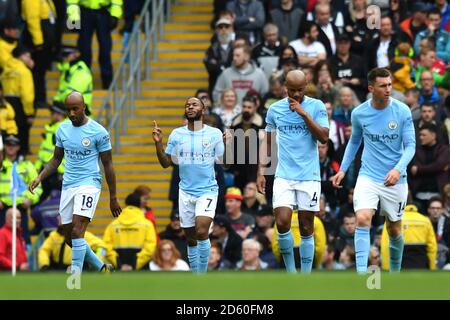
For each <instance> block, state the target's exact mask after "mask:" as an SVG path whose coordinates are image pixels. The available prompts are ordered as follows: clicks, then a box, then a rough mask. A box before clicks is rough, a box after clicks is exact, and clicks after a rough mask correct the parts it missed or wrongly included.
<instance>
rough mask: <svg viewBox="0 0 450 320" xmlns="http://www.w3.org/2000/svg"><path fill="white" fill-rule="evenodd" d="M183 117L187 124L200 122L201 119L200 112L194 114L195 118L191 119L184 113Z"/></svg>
mask: <svg viewBox="0 0 450 320" xmlns="http://www.w3.org/2000/svg"><path fill="white" fill-rule="evenodd" d="M184 116H185V117H186V119H187V121H188V122H195V121H200V120H201V119H202V113H201V112H198V113H196V114H195V116H193V117H189V116H188V115H187V113H185V114H184Z"/></svg>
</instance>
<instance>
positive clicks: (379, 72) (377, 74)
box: [367, 68, 391, 85]
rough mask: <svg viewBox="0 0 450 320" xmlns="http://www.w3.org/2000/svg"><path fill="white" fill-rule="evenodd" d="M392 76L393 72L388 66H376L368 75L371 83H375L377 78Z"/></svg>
mask: <svg viewBox="0 0 450 320" xmlns="http://www.w3.org/2000/svg"><path fill="white" fill-rule="evenodd" d="M387 77H391V72H390V71H389V70H388V69H387V68H374V69H372V70H370V72H369V74H368V75H367V81H368V82H369V84H370V85H373V84H374V83H375V81H376V80H377V78H387Z"/></svg>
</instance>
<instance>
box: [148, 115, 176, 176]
mask: <svg viewBox="0 0 450 320" xmlns="http://www.w3.org/2000/svg"><path fill="white" fill-rule="evenodd" d="M153 123H154V125H155V126H154V128H153V132H152V136H153V141H155V147H156V155H157V156H158V161H159V163H160V164H161V166H162V167H163V168H164V169H165V168H168V167H170V166H171V165H172V159H170V157H169V156H168V155H167V154H166V153H165V152H164V147H163V143H162V140H163V134H162V131H161V128H159V127H158V124H157V123H156V121H153Z"/></svg>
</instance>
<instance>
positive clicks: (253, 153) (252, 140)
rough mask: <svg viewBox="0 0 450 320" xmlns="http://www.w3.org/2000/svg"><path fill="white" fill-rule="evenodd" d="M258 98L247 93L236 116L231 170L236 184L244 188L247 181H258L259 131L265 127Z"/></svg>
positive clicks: (232, 127)
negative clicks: (240, 111) (258, 111)
mask: <svg viewBox="0 0 450 320" xmlns="http://www.w3.org/2000/svg"><path fill="white" fill-rule="evenodd" d="M256 111H257V105H256V99H255V97H253V96H249V95H246V96H245V97H244V98H243V100H242V113H241V114H240V115H238V116H237V117H235V118H234V120H233V122H232V124H231V129H232V130H234V134H233V135H234V137H233V139H234V141H235V143H234V161H233V164H232V165H231V166H230V170H231V171H232V172H233V174H234V181H235V182H234V183H235V186H236V187H238V188H240V189H244V187H245V186H246V185H247V183H249V182H251V181H256V173H257V170H258V155H259V149H258V146H259V142H258V140H259V135H258V133H259V131H260V130H261V129H263V128H264V120H263V118H262V117H261V116H260V115H259V114H258V113H257V112H256Z"/></svg>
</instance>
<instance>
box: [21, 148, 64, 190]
mask: <svg viewBox="0 0 450 320" xmlns="http://www.w3.org/2000/svg"><path fill="white" fill-rule="evenodd" d="M63 158H64V149H63V148H61V147H57V146H55V151H53V157H52V158H51V159H50V161H49V162H48V163H47V165H46V166H45V167H44V169H43V170H42V171H41V173H40V174H39V175H38V176H37V177H36V179H34V180H33V181H31V183H30V185H29V187H28V189H29V190H30V192H31V193H32V194H34V189H36V187H37V186H38V185H39V183H41V181H42V180H44V179H45V178H47V177H48V176H50V175H51V174H53V173H54V172H55V171H56V170H57V169H58V167H59V165H60V164H61V162H62V160H63Z"/></svg>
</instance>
